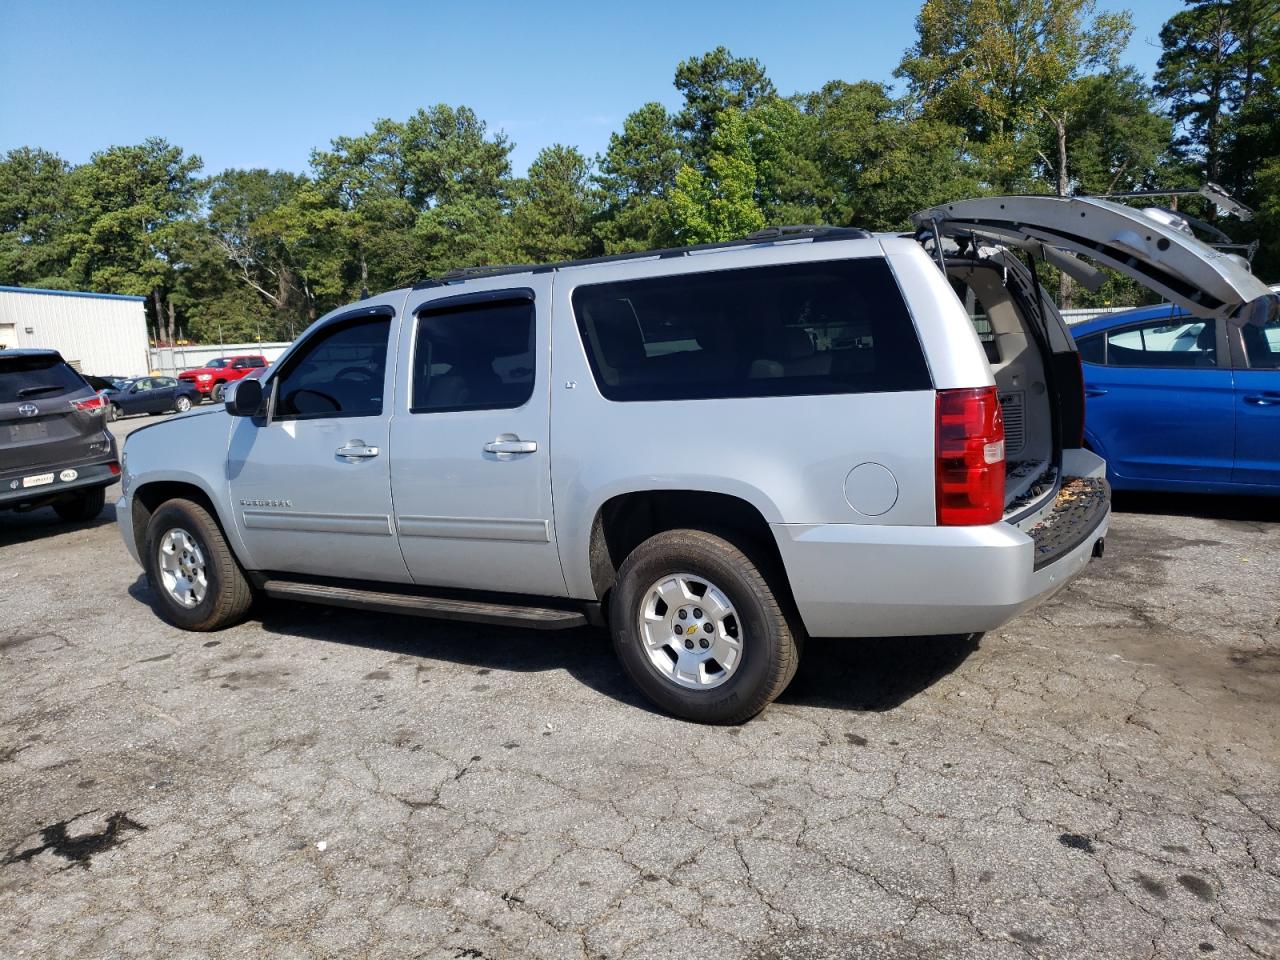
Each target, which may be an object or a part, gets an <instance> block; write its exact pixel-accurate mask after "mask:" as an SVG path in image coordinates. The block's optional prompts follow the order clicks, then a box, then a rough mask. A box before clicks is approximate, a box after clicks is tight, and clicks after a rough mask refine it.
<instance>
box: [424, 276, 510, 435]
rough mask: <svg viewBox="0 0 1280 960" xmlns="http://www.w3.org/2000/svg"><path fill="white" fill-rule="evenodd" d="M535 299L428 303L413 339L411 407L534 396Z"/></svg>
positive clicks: (487, 404) (502, 404) (492, 405)
mask: <svg viewBox="0 0 1280 960" xmlns="http://www.w3.org/2000/svg"><path fill="white" fill-rule="evenodd" d="M534 330H535V326H534V304H533V301H532V300H530V299H527V298H526V297H523V296H521V297H520V298H518V299H512V300H509V301H498V302H492V301H490V302H483V303H475V304H470V305H466V306H459V307H453V308H448V309H443V310H432V308H431V305H430V304H427V305H426V307H424V308H423V309H422V310H421V311H420V315H419V317H418V330H417V337H416V340H415V343H414V348H413V356H414V361H413V363H414V369H413V399H412V403H411V405H410V407H409V409H410V412H411V413H445V412H449V411H461V410H510V409H514V408H516V407H522V406H524V405H525V403H527V402H528V400H529V398H530V397H531V396H533V370H534V353H533V348H534Z"/></svg>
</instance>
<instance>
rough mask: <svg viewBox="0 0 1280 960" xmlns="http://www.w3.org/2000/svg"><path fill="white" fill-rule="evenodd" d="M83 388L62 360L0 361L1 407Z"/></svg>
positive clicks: (79, 379)
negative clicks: (2, 404)
mask: <svg viewBox="0 0 1280 960" xmlns="http://www.w3.org/2000/svg"><path fill="white" fill-rule="evenodd" d="M84 387H85V381H84V378H82V377H81V376H80V374H78V373H76V372H75V370H73V369H71V367H70V366H68V365H67V363H66V361H64V360H63V359H62V358H61V357H54V356H32V357H0V403H15V402H20V401H23V400H32V399H38V398H40V397H60V396H62V395H64V394H67V393H70V392H71V391H73V390H82V389H84Z"/></svg>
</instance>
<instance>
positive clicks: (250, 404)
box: [226, 377, 264, 417]
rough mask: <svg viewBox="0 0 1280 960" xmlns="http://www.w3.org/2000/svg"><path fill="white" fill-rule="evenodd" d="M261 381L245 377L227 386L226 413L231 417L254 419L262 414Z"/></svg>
mask: <svg viewBox="0 0 1280 960" xmlns="http://www.w3.org/2000/svg"><path fill="white" fill-rule="evenodd" d="M263 396H264V395H263V392H262V381H261V380H259V379H257V378H256V377H246V378H245V379H243V380H237V381H235V382H234V383H231V384H228V385H227V396H226V407H227V413H229V414H231V415H232V416H233V417H256V416H258V414H260V413H261V412H262V400H263Z"/></svg>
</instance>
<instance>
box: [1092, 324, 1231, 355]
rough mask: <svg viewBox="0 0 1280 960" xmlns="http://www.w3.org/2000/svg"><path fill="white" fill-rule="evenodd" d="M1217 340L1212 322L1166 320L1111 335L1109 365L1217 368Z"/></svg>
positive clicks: (1109, 335)
mask: <svg viewBox="0 0 1280 960" xmlns="http://www.w3.org/2000/svg"><path fill="white" fill-rule="evenodd" d="M1216 337H1217V333H1216V330H1215V327H1214V322H1213V321H1212V320H1198V319H1194V318H1191V317H1178V318H1162V319H1160V320H1154V321H1151V322H1149V323H1144V324H1141V325H1140V326H1136V327H1128V328H1126V329H1124V330H1113V331H1111V332H1109V333H1108V334H1107V352H1106V363H1107V365H1108V366H1112V367H1216V366H1217V365H1218V351H1217V339H1216ZM1086 359H1087V358H1086Z"/></svg>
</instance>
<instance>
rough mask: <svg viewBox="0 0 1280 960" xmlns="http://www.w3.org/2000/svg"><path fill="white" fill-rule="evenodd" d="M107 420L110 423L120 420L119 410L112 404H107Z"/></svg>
mask: <svg viewBox="0 0 1280 960" xmlns="http://www.w3.org/2000/svg"><path fill="white" fill-rule="evenodd" d="M107 419H108V420H110V421H111V422H112V423H115V422H116V421H117V420H119V419H120V408H119V407H117V406H116V405H115V404H114V403H109V404H107Z"/></svg>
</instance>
